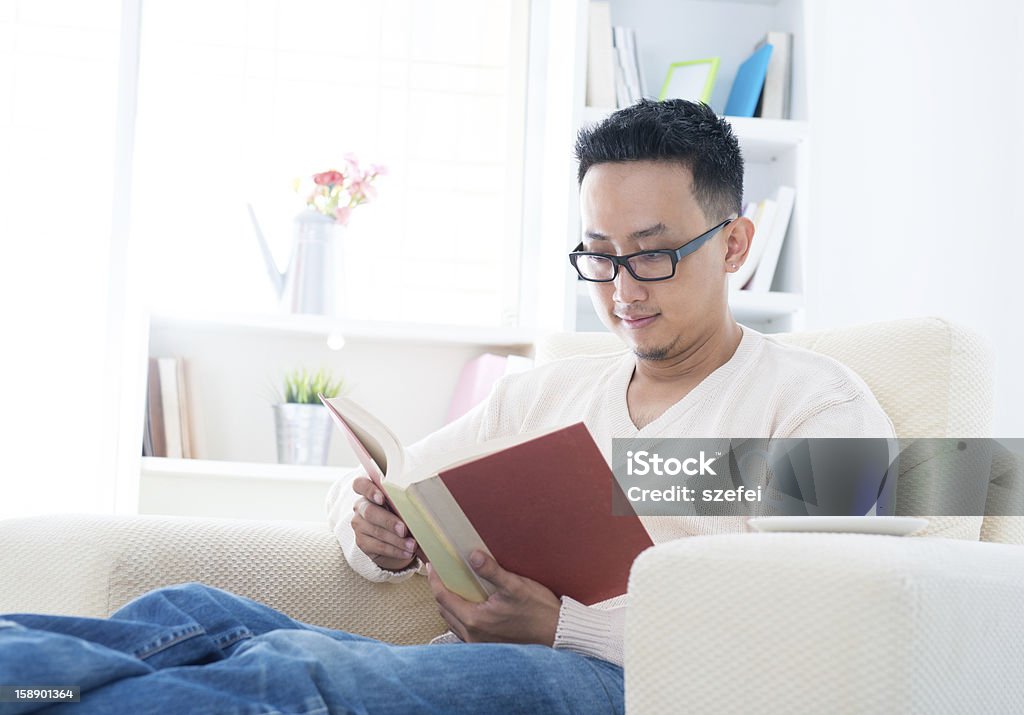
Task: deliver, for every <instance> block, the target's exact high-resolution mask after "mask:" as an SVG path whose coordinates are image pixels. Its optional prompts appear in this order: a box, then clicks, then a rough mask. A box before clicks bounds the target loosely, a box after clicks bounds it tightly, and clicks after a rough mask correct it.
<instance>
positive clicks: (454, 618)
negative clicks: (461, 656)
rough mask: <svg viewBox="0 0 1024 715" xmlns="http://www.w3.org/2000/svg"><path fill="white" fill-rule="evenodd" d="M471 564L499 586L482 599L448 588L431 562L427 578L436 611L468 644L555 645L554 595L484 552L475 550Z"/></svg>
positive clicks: (559, 604) (556, 609) (556, 604)
mask: <svg viewBox="0 0 1024 715" xmlns="http://www.w3.org/2000/svg"><path fill="white" fill-rule="evenodd" d="M469 563H470V566H472V567H473V570H474V571H476V573H477V574H479V575H480V576H483V577H484V578H485V579H487V580H488V581H490V582H491V583H493V584H494V585H495V586H496V587H497V588H498V590H497V591H495V592H494V593H492V594H491V595H490V597H488V599H487V600H486V601H484V602H483V603H474V602H472V601H467V600H466V599H464V598H462V597H461V596H459V595H458V594H456V593H452V592H451V591H449V590H448V589H447V588H445V585H444V584H443V583H441V578H440V577H439V576H438V575H437V573H436V572H435V571H434V569H433V568H431V566H430V564H427V579H428V580H429V581H430V590H431V591H433V592H434V598H435V599H436V600H437V607H438V611H440V613H441V617H442V618H444V620H445V621H447V623H448V626H449V627H450V628H451V629H452V631H453V632H454V633H455V634H456V635H457V636H458V637H459V638H461V639H462V640H464V641H465V642H466V643H540V644H542V645H546V646H550V645H553V644H554V642H555V630H556V629H557V627H558V612H559V610H560V609H561V607H562V602H561V601H559V600H558V597H557V596H556V595H555V594H553V593H552V592H551V591H550V590H549V589H547V588H546V587H544V586H542V585H541V584H539V583H537V582H536V581H531V580H530V579H528V578H524V577H522V576H517V575H516V574H514V573H512V572H511V571H506V570H505V569H503V568H501V566H499V565H498V562H497V561H495V560H494V558H493V557H491V556H488V555H487V554H485V553H483V552H482V551H474V552H473V553H472V554H471V555H470V557H469Z"/></svg>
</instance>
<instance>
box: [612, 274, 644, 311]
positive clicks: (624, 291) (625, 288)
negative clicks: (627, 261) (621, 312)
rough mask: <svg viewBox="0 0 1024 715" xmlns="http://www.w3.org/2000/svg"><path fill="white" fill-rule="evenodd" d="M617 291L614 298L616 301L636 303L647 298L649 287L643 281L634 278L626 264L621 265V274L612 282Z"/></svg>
mask: <svg viewBox="0 0 1024 715" xmlns="http://www.w3.org/2000/svg"><path fill="white" fill-rule="evenodd" d="M612 283H613V285H614V286H615V291H614V292H613V293H612V300H614V301H615V302H616V303H636V302H639V301H644V300H647V287H646V286H645V285H644V282H643V281H638V280H637V279H636V278H634V277H633V276H632V275H631V274H630V272H629V271H627V270H626V267H625V266H619V274H618V275H617V276H615V280H614V281H613V282H612Z"/></svg>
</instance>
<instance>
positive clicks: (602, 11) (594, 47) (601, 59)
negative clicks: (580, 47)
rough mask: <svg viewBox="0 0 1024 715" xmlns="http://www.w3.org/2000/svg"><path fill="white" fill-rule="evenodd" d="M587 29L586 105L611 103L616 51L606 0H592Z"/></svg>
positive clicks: (614, 102)
mask: <svg viewBox="0 0 1024 715" xmlns="http://www.w3.org/2000/svg"><path fill="white" fill-rule="evenodd" d="M588 10H589V25H588V33H587V106H588V107H614V106H616V101H615V99H616V98H615V51H614V48H613V47H612V11H611V5H610V3H609V2H608V0H592V1H591V3H590V5H589V8H588Z"/></svg>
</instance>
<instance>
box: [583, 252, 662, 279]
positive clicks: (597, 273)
mask: <svg viewBox="0 0 1024 715" xmlns="http://www.w3.org/2000/svg"><path fill="white" fill-rule="evenodd" d="M628 262H629V267H630V268H632V269H633V273H634V274H635V275H636V276H637V277H639V278H668V277H669V276H671V275H672V256H670V255H669V254H667V253H642V254H640V255H639V256H633V257H632V258H630V259H629V261H628ZM576 268H577V269H578V270H579V272H580V274H581V275H582V276H583V277H584V278H588V279H590V280H599V281H601V280H610V279H611V278H612V277H613V276H614V275H615V262H614V261H612V260H610V259H608V258H604V257H603V256H580V257H579V259H578V260H577V261H576Z"/></svg>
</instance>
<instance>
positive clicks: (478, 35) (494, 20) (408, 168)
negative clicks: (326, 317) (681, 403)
mask: <svg viewBox="0 0 1024 715" xmlns="http://www.w3.org/2000/svg"><path fill="white" fill-rule="evenodd" d="M528 5H529V3H528V0H488V1H487V2H479V0H388V1H386V2H341V1H338V0H302V1H301V2H283V1H275V0H250V1H248V2H246V1H244V0H237V1H236V2H216V3H209V2H205V1H203V2H200V1H199V0H186V1H181V0H147V2H145V4H144V6H143V20H142V38H141V60H140V74H139V108H138V117H137V134H136V153H135V173H134V179H135V181H134V207H133V229H134V230H133V235H135V236H137V237H139V238H140V239H142V240H144V241H146V242H147V244H148V247H149V249H150V255H151V262H150V271H149V275H150V279H151V280H150V282H149V288H150V290H151V295H150V300H151V305H152V307H153V309H154V310H157V311H167V312H175V311H194V310H199V309H204V310H207V309H212V310H214V311H223V312H246V313H251V312H266V311H274V310H276V297H275V296H274V294H273V289H272V287H271V283H270V281H269V280H268V278H267V275H266V269H265V267H264V265H263V261H262V258H261V256H260V252H259V249H258V245H257V242H256V239H255V237H254V236H253V232H252V230H251V228H250V226H249V223H248V217H247V214H246V212H245V203H246V202H247V201H252V202H254V204H255V206H256V209H257V212H258V214H259V215H260V219H261V222H262V224H263V227H264V232H265V233H266V235H267V237H268V239H269V240H270V242H271V244H272V248H273V250H274V251H275V253H276V255H277V258H278V263H279V265H280V266H281V267H282V268H284V266H285V264H286V263H287V260H288V254H289V250H290V236H291V227H290V221H291V219H292V217H293V216H294V215H295V214H296V213H298V212H299V211H300V210H301V208H302V202H301V200H300V199H299V198H298V197H297V196H296V195H295V194H293V193H292V189H291V182H292V179H293V178H294V177H297V176H300V175H303V174H311V173H313V172H314V171H321V170H324V169H327V168H330V167H331V166H333V165H337V164H339V163H340V160H341V157H342V156H343V155H344V154H345V153H346V152H349V151H351V152H355V153H356V154H357V155H358V156H359V157H360V159H362V160H364V161H366V162H376V163H383V164H385V165H386V166H387V167H388V169H389V172H390V173H389V175H388V176H387V177H385V178H383V179H382V180H380V181H379V183H378V189H379V199H378V200H377V202H375V203H373V204H370V205H366V206H362V207H360V208H358V209H357V210H356V211H355V213H354V216H353V218H352V220H351V223H350V224H349V227H348V229H347V232H346V234H345V240H344V247H343V254H344V264H345V265H346V269H345V270H344V271H343V272H342V273H341V275H339V282H340V283H343V284H344V286H345V292H344V295H345V296H346V302H347V313H348V315H349V316H350V317H353V318H361V319H368V320H394V321H412V322H426V323H441V324H461V325H485V326H499V325H516V324H517V323H518V321H519V316H518V314H517V306H518V303H519V295H518V293H519V248H520V242H521V233H522V231H521V219H520V217H521V201H522V199H521V194H522V155H523V132H524V115H525V103H526V88H525V81H526V62H527V39H528V37H527V35H528V18H527V12H528ZM339 292H340V287H339Z"/></svg>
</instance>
